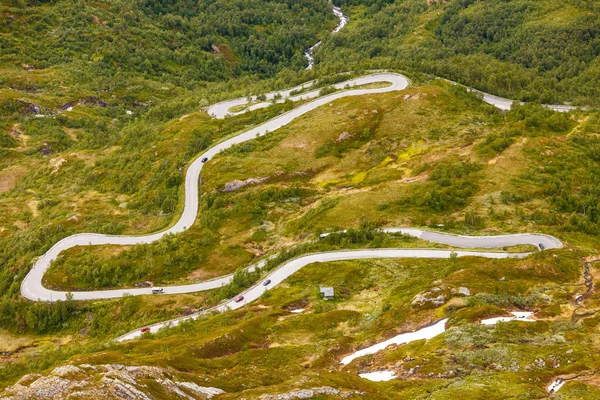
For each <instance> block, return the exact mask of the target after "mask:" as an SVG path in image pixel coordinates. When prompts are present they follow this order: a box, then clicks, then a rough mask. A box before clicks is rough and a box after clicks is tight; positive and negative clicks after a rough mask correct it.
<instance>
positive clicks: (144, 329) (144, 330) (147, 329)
mask: <svg viewBox="0 0 600 400" xmlns="http://www.w3.org/2000/svg"><path fill="white" fill-rule="evenodd" d="M140 332H142V333H144V332H150V327H149V326H145V327H143V328H142V329H140Z"/></svg>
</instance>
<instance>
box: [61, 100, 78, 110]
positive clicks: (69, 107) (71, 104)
mask: <svg viewBox="0 0 600 400" xmlns="http://www.w3.org/2000/svg"><path fill="white" fill-rule="evenodd" d="M73 107H75V102H74V101H70V102H68V103H66V104H64V105H63V106H62V107H61V108H60V110H61V111H71V110H72V109H73Z"/></svg>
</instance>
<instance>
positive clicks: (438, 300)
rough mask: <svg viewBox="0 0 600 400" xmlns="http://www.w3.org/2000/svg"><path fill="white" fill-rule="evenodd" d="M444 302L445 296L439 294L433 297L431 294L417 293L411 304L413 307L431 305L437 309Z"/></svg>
mask: <svg viewBox="0 0 600 400" xmlns="http://www.w3.org/2000/svg"><path fill="white" fill-rule="evenodd" d="M445 302H446V296H444V295H443V294H440V295H438V296H435V297H434V294H433V293H431V292H424V293H419V294H417V295H416V296H415V297H413V299H412V302H411V304H412V305H413V306H424V305H427V304H428V305H433V306H436V307H439V306H441V305H443V304H444V303H445Z"/></svg>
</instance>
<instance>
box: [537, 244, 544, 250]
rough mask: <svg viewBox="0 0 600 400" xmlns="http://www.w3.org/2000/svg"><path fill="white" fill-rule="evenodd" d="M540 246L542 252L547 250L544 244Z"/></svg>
mask: <svg viewBox="0 0 600 400" xmlns="http://www.w3.org/2000/svg"><path fill="white" fill-rule="evenodd" d="M538 246H540V250H545V249H546V246H544V244H543V243H540V244H539V245H538Z"/></svg>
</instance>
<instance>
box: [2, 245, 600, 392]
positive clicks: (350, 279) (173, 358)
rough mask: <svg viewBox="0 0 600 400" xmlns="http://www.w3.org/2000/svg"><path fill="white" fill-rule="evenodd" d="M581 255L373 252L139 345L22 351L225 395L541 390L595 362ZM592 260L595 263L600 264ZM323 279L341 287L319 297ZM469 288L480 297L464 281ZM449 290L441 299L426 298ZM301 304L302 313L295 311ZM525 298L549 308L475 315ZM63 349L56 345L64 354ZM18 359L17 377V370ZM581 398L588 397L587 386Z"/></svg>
mask: <svg viewBox="0 0 600 400" xmlns="http://www.w3.org/2000/svg"><path fill="white" fill-rule="evenodd" d="M583 255H584V253H580V252H571V251H566V252H565V251H562V250H556V251H551V252H544V253H538V254H536V255H535V256H532V257H529V258H527V259H524V260H484V259H479V258H466V259H454V260H365V261H360V262H337V263H322V264H315V265H311V266H308V267H306V268H304V269H303V270H302V271H300V272H298V273H297V274H295V275H294V276H292V277H290V278H289V279H288V280H287V281H286V282H285V283H284V284H282V285H280V286H278V287H277V288H274V289H272V290H271V291H269V292H268V293H267V294H266V295H264V296H263V298H261V299H260V300H259V301H258V302H256V303H254V304H252V305H250V306H248V307H246V308H244V309H242V310H237V311H233V312H228V313H226V314H222V315H215V316H211V317H206V318H203V319H201V320H199V321H197V322H194V323H187V324H184V325H182V326H180V327H178V328H173V329H171V330H168V331H165V332H164V333H159V334H157V335H154V336H151V337H147V338H145V339H141V340H137V341H134V342H128V343H123V344H119V345H114V344H113V345H111V346H109V347H108V348H93V347H89V346H88V347H82V348H80V349H79V351H76V352H75V354H78V353H83V354H79V355H76V356H71V355H70V354H66V353H61V352H51V353H50V354H52V356H51V357H57V358H52V359H51V360H50V361H48V360H46V359H44V358H43V357H37V358H24V359H23V360H22V362H23V363H25V362H26V363H28V365H30V368H31V369H32V370H38V368H42V369H45V368H47V366H49V365H52V364H53V363H57V362H64V361H66V360H67V359H68V360H70V362H72V363H75V364H76V365H77V364H83V363H90V364H106V363H123V364H126V365H157V366H159V365H160V366H161V367H171V368H174V369H175V370H176V371H179V372H186V373H191V374H193V375H194V376H196V377H200V378H201V379H203V380H204V381H205V382H206V383H207V385H209V386H215V387H219V388H221V389H224V390H225V391H227V392H228V393H229V394H228V395H225V396H224V397H223V398H241V397H246V398H252V397H254V396H259V395H260V394H262V393H280V392H286V391H289V390H292V389H295V388H298V387H319V386H323V385H329V386H333V387H336V388H339V389H352V390H359V391H360V392H364V395H363V396H364V397H363V398H373V399H392V398H419V397H421V396H426V395H427V394H429V395H430V396H432V398H436V399H447V398H448V399H449V398H455V397H456V396H457V395H465V396H469V397H473V398H477V397H481V396H484V395H487V396H492V398H498V399H502V398H506V399H508V398H514V397H515V396H525V397H543V396H544V395H545V387H546V385H547V384H549V383H550V381H552V380H553V379H554V378H555V377H557V376H568V375H570V374H573V375H575V374H580V373H582V372H584V371H593V370H595V369H597V368H598V360H597V357H595V353H594V352H592V351H590V350H589V349H590V346H595V342H596V340H597V339H598V338H597V335H598V328H597V324H598V319H597V318H596V317H595V315H594V314H593V312H591V311H593V310H594V309H595V307H596V306H597V304H598V299H597V295H596V294H593V295H592V296H591V297H589V298H588V299H587V300H586V302H585V303H584V304H583V305H582V306H580V307H575V306H574V303H573V299H574V297H575V296H576V295H578V294H581V293H583V291H584V290H585V288H584V287H583V286H581V285H579V283H580V282H581V264H580V261H581V257H582V256H583ZM595 271H596V270H595V269H593V273H596V272H595ZM320 285H328V286H333V287H334V289H335V291H336V298H335V300H327V301H326V300H323V299H321V298H320V296H319V293H318V287H319V286H320ZM460 287H467V288H468V289H469V291H470V296H464V295H463V294H460V293H459V292H458V289H459V288H460ZM418 295H422V297H424V298H430V299H433V298H435V297H437V296H443V299H444V302H445V305H444V306H443V307H438V306H436V305H435V304H434V303H433V301H432V300H429V301H428V300H424V301H417V300H415V299H417V298H418ZM299 308H302V309H304V312H302V313H299V314H296V313H291V311H292V310H296V309H299ZM514 309H529V310H533V311H536V312H537V314H536V315H537V316H538V318H539V319H540V320H539V321H537V322H534V323H524V322H512V323H507V324H502V323H501V324H498V325H496V326H493V327H486V326H482V325H480V324H479V320H480V319H482V318H487V317H490V316H495V315H498V314H502V313H504V312H505V311H504V310H514ZM440 318H449V323H448V331H447V332H446V333H444V334H443V335H441V336H439V337H436V338H434V339H432V340H429V341H427V342H425V341H418V342H413V343H411V344H409V345H405V346H398V347H396V348H391V349H388V350H385V351H382V352H379V353H377V354H375V355H373V356H366V357H361V358H359V359H357V360H355V361H354V362H353V363H351V364H350V365H348V366H346V367H342V366H340V365H339V361H340V359H341V357H343V356H345V355H348V354H350V353H351V352H353V351H354V350H355V349H357V348H362V347H365V346H367V345H370V344H372V343H375V342H379V341H381V340H384V339H386V338H388V337H391V336H393V335H395V334H397V333H399V332H406V331H411V330H414V329H417V328H420V327H422V326H424V325H427V324H428V323H430V322H432V321H435V320H438V319H440ZM59 355H60V356H59ZM18 365H19V364H13V365H11V366H10V367H9V368H8V369H7V370H6V372H7V373H9V375H8V376H7V377H10V376H12V375H13V374H16V373H17V371H16V370H15V369H17V368H18ZM381 368H383V369H391V370H394V371H395V372H397V374H398V375H399V376H400V377H401V378H400V379H396V380H394V381H390V382H386V383H373V382H369V381H366V380H363V379H361V378H359V377H358V376H357V373H358V372H366V371H375V370H378V369H381ZM577 393H580V394H581V395H582V396H583V394H585V393H587V394H588V396H589V397H588V398H593V396H594V394H596V393H597V389H594V387H593V385H592V386H590V378H589V377H588V378H587V380H584V381H573V382H570V383H568V384H567V385H565V387H564V389H561V396H565V397H564V398H576V397H575V396H576V395H577ZM582 398H585V397H582Z"/></svg>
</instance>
